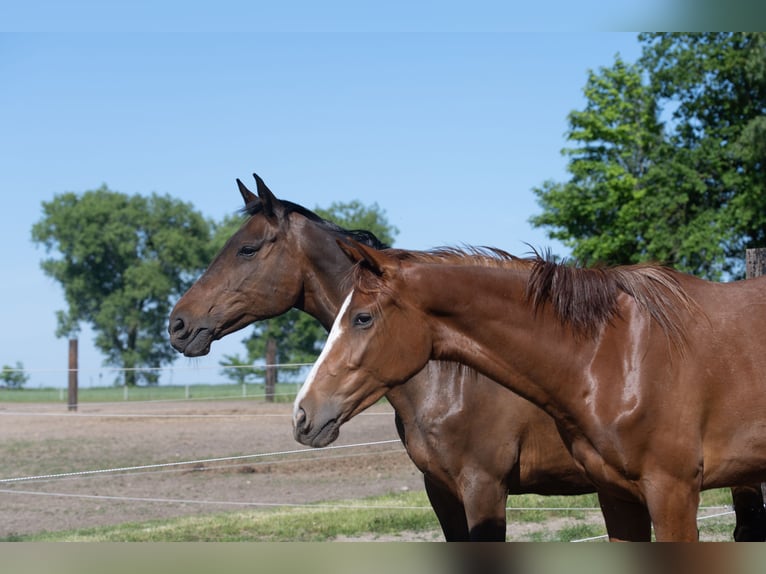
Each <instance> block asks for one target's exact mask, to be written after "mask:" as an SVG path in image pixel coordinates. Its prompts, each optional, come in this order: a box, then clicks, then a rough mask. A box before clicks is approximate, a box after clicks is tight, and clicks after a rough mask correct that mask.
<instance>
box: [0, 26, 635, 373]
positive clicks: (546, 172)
mask: <svg viewBox="0 0 766 574" xmlns="http://www.w3.org/2000/svg"><path fill="white" fill-rule="evenodd" d="M248 25H250V24H248ZM251 27H252V28H255V29H257V28H258V26H257V25H255V24H252V26H251ZM639 52H640V47H639V44H638V41H637V37H636V34H635V33H616V32H593V31H591V32H560V31H558V32H545V33H494V32H491V33H490V32H479V33H451V32H438V33H431V32H408V33H395V32H373V33H365V34H363V33H355V32H341V33H329V32H321V33H317V32H262V31H258V32H257V33H228V34H223V33H153V32H144V33H123V32H117V33H100V34H99V33H78V34H73V33H44V34H0V83H2V86H3V88H2V90H0V126H2V128H1V129H0V189H2V198H3V202H4V206H3V209H2V210H0V233H1V234H2V235H1V237H2V247H0V249H2V261H3V281H2V282H0V305H1V306H2V317H3V322H2V323H3V329H2V330H0V364H13V363H15V362H16V361H22V362H23V364H24V366H25V367H26V368H27V369H30V370H31V371H33V372H32V374H31V375H32V380H31V381H30V384H29V386H31V387H36V386H39V385H58V384H64V383H65V374H64V373H63V372H58V373H49V372H45V371H48V370H55V369H64V368H66V362H67V342H66V340H63V339H56V338H55V336H54V334H53V333H54V330H55V311H56V310H58V309H63V308H64V301H63V296H62V291H61V288H60V286H59V285H58V284H56V283H54V282H53V281H52V280H51V279H49V278H47V277H46V276H44V275H43V273H42V271H41V270H40V267H39V263H40V260H41V259H42V258H44V257H45V252H44V250H43V249H42V248H37V247H35V246H34V245H33V244H32V243H31V240H30V229H31V227H32V225H33V224H34V223H35V222H36V221H38V220H39V219H40V217H41V215H42V213H41V202H43V201H46V200H50V199H52V198H53V197H54V195H55V194H57V193H62V192H65V191H76V192H82V191H85V190H89V189H94V188H97V187H98V186H100V185H101V184H102V183H106V184H107V185H108V186H109V187H110V188H111V189H113V190H117V191H120V192H124V193H129V194H133V193H140V194H148V193H151V192H157V193H160V194H169V195H171V196H173V197H176V198H179V199H183V200H186V201H190V202H191V203H193V204H194V206H195V207H196V208H197V209H199V210H200V211H202V212H203V213H204V214H205V215H206V216H208V217H211V218H215V219H221V218H222V217H223V216H225V215H226V214H230V213H232V212H234V211H235V210H237V209H238V208H239V204H240V197H239V194H238V192H237V189H236V185H235V182H234V180H235V178H237V177H239V178H242V179H243V180H244V181H252V180H251V173H252V172H254V171H256V172H258V173H259V175H261V176H262V177H263V178H264V179H265V180H266V182H267V184H268V185H269V186H270V187H271V189H272V190H273V191H274V193H275V194H277V196H279V197H282V198H285V199H289V200H292V201H295V202H297V203H300V204H303V205H305V206H307V207H309V208H314V207H317V206H321V207H326V206H328V205H329V204H330V203H332V202H333V201H350V200H352V199H359V200H361V201H362V202H364V203H367V204H370V203H373V202H377V203H378V204H379V205H380V206H381V207H382V208H383V209H384V210H385V211H386V213H387V215H388V218H389V221H390V222H391V223H392V224H394V225H396V226H397V227H398V228H399V230H400V233H399V236H398V238H397V241H396V245H397V246H399V247H404V248H413V249H423V248H429V247H434V246H439V245H459V244H474V245H492V246H498V247H502V248H504V249H506V250H508V251H511V252H512V253H518V254H523V253H525V252H526V251H527V250H528V248H527V246H526V243H529V244H532V245H534V246H537V247H542V248H546V247H550V248H552V249H553V251H554V252H557V253H559V254H562V255H564V254H566V250H565V249H563V247H561V246H560V245H559V244H556V243H554V242H552V241H550V240H548V239H547V237H546V236H545V233H544V231H543V230H538V229H533V228H531V226H530V225H529V224H528V219H529V217H530V216H531V215H533V214H534V213H537V212H538V211H539V208H538V206H537V204H536V202H535V198H534V195H533V193H532V191H531V189H532V188H533V187H534V186H537V185H540V184H541V183H542V182H543V181H545V180H546V179H556V180H561V179H563V178H564V177H565V171H564V166H565V159H564V158H563V157H562V156H561V154H560V150H561V148H562V147H564V146H565V145H566V141H565V131H566V128H567V122H566V116H567V114H568V113H569V112H570V111H571V110H573V109H576V108H580V107H582V105H583V103H584V100H583V96H582V87H583V86H584V84H585V80H586V74H587V71H588V70H589V69H596V68H598V67H600V66H609V65H611V63H612V62H613V60H614V56H615V55H616V54H617V53H619V54H620V55H621V56H622V57H623V58H624V59H626V60H628V61H634V60H635V59H636V58H637V57H638V55H639ZM244 334H245V333H244V332H243V333H242V334H241V335H240V334H234V335H231V336H229V337H228V339H227V340H224V341H221V342H218V343H216V344H214V345H213V352H212V353H211V355H209V356H208V357H204V358H201V359H196V360H194V361H190V360H188V359H184V358H181V357H179V360H178V361H176V366H177V367H179V369H183V370H186V369H191V371H192V372H191V373H189V374H185V375H182V374H181V373H180V370H179V373H176V374H174V375H173V377H174V378H173V382H182V381H183V380H185V379H184V377H191V378H192V379H193V380H200V377H203V378H210V379H215V380H220V379H221V377H220V376H219V375H218V370H217V369H211V368H212V367H217V365H218V361H219V360H220V359H221V356H222V355H223V354H224V353H232V352H241V350H242V346H241V339H242V337H243V336H244ZM91 337H92V334H91V333H90V332H89V331H88V330H87V329H86V330H84V331H83V333H82V334H81V338H80V367H81V368H82V369H83V374H82V375H81V384H85V385H87V384H90V383H91V382H93V380H94V377H96V376H97V375H96V374H95V373H97V372H98V368H99V367H100V366H101V363H102V359H103V358H102V356H101V355H100V354H99V353H98V352H97V351H96V350H95V349H94V348H93V346H92V343H91ZM205 369H211V370H208V371H205ZM165 380H167V379H165Z"/></svg>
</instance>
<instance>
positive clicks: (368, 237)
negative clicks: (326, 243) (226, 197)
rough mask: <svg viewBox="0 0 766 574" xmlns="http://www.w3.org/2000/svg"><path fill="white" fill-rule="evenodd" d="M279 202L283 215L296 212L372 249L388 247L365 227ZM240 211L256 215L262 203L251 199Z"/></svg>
mask: <svg viewBox="0 0 766 574" xmlns="http://www.w3.org/2000/svg"><path fill="white" fill-rule="evenodd" d="M279 204H280V205H281V206H282V208H283V209H284V212H283V214H284V216H285V217H287V216H288V215H290V214H291V213H297V214H299V215H302V216H303V217H305V218H306V219H308V220H310V221H313V222H315V223H318V224H319V225H321V226H322V227H324V228H325V229H327V230H328V231H332V232H334V233H340V234H342V235H344V236H346V237H350V238H351V239H353V240H355V241H358V242H359V243H363V244H364V245H367V246H368V247H372V248H374V249H387V248H388V247H389V245H387V244H386V243H383V242H382V241H381V240H380V239H378V237H377V236H376V235H375V234H374V233H373V232H372V231H367V230H366V229H346V228H344V227H341V226H340V225H338V224H336V223H333V222H332V221H329V220H328V219H324V218H322V217H320V216H319V215H317V214H316V213H314V212H313V211H311V210H310V209H307V208H305V207H303V206H302V205H298V204H297V203H293V202H292V201H287V200H284V199H280V200H279ZM241 212H242V213H243V214H246V215H249V216H250V217H253V216H255V215H258V214H259V213H263V203H262V202H261V200H260V199H259V198H255V199H254V200H253V201H251V202H249V203H248V204H247V205H246V206H245V207H243V208H242V210H241Z"/></svg>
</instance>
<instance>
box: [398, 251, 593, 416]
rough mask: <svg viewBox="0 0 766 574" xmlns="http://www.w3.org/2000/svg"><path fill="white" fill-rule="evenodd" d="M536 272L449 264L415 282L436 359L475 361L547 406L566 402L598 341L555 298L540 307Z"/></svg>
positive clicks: (473, 363) (477, 366)
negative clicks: (531, 294)
mask: <svg viewBox="0 0 766 574" xmlns="http://www.w3.org/2000/svg"><path fill="white" fill-rule="evenodd" d="M528 278H529V274H528V271H525V270H519V269H496V268H484V267H475V266H446V265H445V266H433V267H431V268H430V269H428V271H427V272H424V273H422V274H421V277H420V278H419V279H418V280H417V281H416V282H414V283H413V287H415V289H416V291H417V293H418V296H419V298H420V305H422V306H423V309H422V310H424V311H425V312H426V314H427V319H426V320H427V321H428V322H429V323H430V325H431V331H432V334H433V351H432V358H434V359H441V360H448V361H458V362H460V363H463V364H465V365H468V366H469V367H471V368H473V369H475V370H477V371H479V372H481V373H483V374H484V375H486V376H487V377H489V378H491V379H493V380H495V381H497V382H499V383H500V384H502V385H503V386H505V387H507V388H509V389H510V390H512V391H514V392H516V393H517V394H519V395H521V396H523V397H525V398H527V399H529V400H530V401H531V402H533V403H535V404H537V405H538V406H543V407H547V406H548V405H550V404H551V403H552V402H553V403H556V402H558V401H556V399H555V396H556V388H557V387H558V386H559V385H560V384H561V383H562V381H567V383H569V381H572V383H573V384H574V383H575V380H576V379H577V374H578V373H579V372H581V371H580V370H579V369H580V368H581V365H579V364H578V361H580V360H584V357H586V356H587V355H588V350H587V349H586V348H583V347H584V346H587V345H589V344H591V343H590V342H589V341H585V340H581V339H579V338H576V337H575V336H574V335H573V334H572V332H571V331H570V329H569V328H567V327H565V326H563V325H562V324H561V322H560V321H559V320H558V318H557V317H555V316H554V315H553V312H552V311H551V310H550V308H549V306H548V305H546V306H543V307H542V308H540V309H537V310H535V309H534V308H533V306H532V304H531V303H530V302H529V301H528V300H527V297H526V286H527V281H528ZM418 287H421V288H418ZM422 287H424V288H422ZM546 410H549V409H547V408H546Z"/></svg>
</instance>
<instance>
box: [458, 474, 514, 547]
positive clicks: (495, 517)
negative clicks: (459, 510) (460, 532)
mask: <svg viewBox="0 0 766 574" xmlns="http://www.w3.org/2000/svg"><path fill="white" fill-rule="evenodd" d="M507 498H508V487H507V486H506V484H505V482H504V481H502V480H499V479H497V478H495V477H492V476H474V477H471V480H469V481H466V483H465V486H464V487H463V504H464V505H465V512H466V518H467V520H468V531H469V536H470V539H471V541H472V542H505V527H506V520H505V503H506V500H507Z"/></svg>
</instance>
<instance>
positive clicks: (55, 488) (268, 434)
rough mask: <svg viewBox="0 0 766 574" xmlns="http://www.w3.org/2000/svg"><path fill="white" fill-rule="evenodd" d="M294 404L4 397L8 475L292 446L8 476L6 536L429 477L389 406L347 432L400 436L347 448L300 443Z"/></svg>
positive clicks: (351, 440)
mask: <svg viewBox="0 0 766 574" xmlns="http://www.w3.org/2000/svg"><path fill="white" fill-rule="evenodd" d="M290 408H291V405H289V404H272V405H267V404H263V403H257V402H255V401H247V400H243V401H206V402H204V403H197V402H193V401H192V402H189V401H187V402H179V403H173V402H156V403H110V404H97V405H88V404H81V405H80V408H79V410H78V412H77V413H68V412H67V411H66V409H65V407H63V406H61V405H38V404H34V405H31V404H30V405H26V404H15V403H13V404H12V403H0V428H1V429H2V430H1V431H0V479H7V478H15V477H28V476H38V475H48V474H58V473H69V472H79V471H91V470H99V469H111V468H124V467H132V466H140V465H152V464H161V463H169V462H179V461H195V460H204V459H212V458H222V457H231V456H242V455H253V454H267V453H282V452H285V451H289V452H290V453H289V454H281V455H273V456H263V457H258V458H246V459H242V460H239V461H232V462H230V461H220V462H205V463H199V464H195V465H183V466H178V467H166V468H157V469H150V470H140V471H122V472H118V473H98V474H85V475H75V476H72V477H64V478H55V479H38V480H25V481H21V482H0V496H1V497H2V504H1V505H0V536H3V537H7V536H10V535H13V534H26V533H33V532H39V531H43V530H63V529H69V528H80V527H90V526H99V525H107V524H119V523H122V522H127V521H142V520H150V519H154V518H164V517H171V516H183V515H190V514H197V513H211V512H217V511H226V510H237V509H242V508H247V507H248V505H249V506H251V507H252V506H254V505H256V504H261V505H274V504H301V503H308V502H316V501H328V500H340V499H346V498H357V497H362V496H368V495H374V494H382V493H387V492H391V491H396V490H400V489H422V488H423V484H422V477H421V475H420V473H419V472H418V471H417V469H416V468H415V467H414V465H413V464H412V463H411V461H410V460H409V458H408V457H407V455H406V453H405V451H404V449H403V447H402V446H401V444H400V443H399V442H398V439H397V436H396V431H395V429H394V424H393V411H392V410H391V408H390V407H388V406H386V405H382V406H379V407H375V408H373V409H371V410H370V411H369V414H364V415H360V416H359V417H357V418H356V419H355V420H353V421H351V422H350V423H349V424H347V425H346V426H345V427H344V428H343V430H342V431H341V436H340V438H339V440H338V441H337V442H336V444H338V445H352V444H357V443H368V442H374V441H386V440H396V442H395V443H390V444H383V445H376V446H360V447H353V448H343V449H337V450H312V449H307V447H304V446H302V445H300V444H298V443H296V442H295V441H294V440H293V438H292V434H291V426H290ZM294 451H305V452H294ZM203 470H204V472H203ZM51 493H55V494H57V496H53V495H51ZM176 501H177V502H176ZM237 503H238V504H237Z"/></svg>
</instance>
